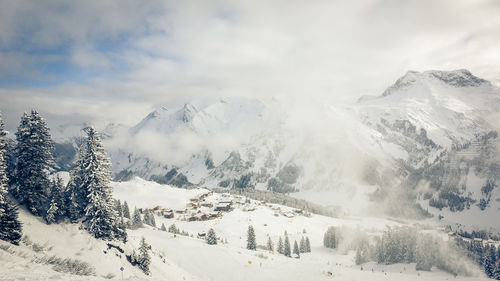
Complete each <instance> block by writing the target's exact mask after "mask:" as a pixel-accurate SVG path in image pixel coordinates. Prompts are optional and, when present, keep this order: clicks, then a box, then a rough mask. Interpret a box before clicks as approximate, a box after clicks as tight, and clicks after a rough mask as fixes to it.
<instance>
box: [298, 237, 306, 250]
mask: <svg viewBox="0 0 500 281" xmlns="http://www.w3.org/2000/svg"><path fill="white" fill-rule="evenodd" d="M299 245H300V246H299V251H300V252H301V253H305V252H306V240H305V239H304V236H302V238H300V244H299Z"/></svg>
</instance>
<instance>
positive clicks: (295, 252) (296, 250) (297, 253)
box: [293, 240, 300, 258]
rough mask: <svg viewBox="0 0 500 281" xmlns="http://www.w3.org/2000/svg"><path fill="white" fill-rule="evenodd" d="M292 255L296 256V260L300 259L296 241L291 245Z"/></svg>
mask: <svg viewBox="0 0 500 281" xmlns="http://www.w3.org/2000/svg"><path fill="white" fill-rule="evenodd" d="M293 253H294V254H295V255H297V258H300V250H299V245H298V244H297V240H295V242H294V243H293Z"/></svg>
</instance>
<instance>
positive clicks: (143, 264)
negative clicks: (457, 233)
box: [137, 236, 151, 275]
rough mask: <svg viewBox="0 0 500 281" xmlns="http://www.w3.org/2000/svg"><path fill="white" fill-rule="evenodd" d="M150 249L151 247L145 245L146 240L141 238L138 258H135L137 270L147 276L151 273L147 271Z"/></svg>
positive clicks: (149, 261) (149, 262)
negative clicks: (137, 265)
mask: <svg viewBox="0 0 500 281" xmlns="http://www.w3.org/2000/svg"><path fill="white" fill-rule="evenodd" d="M150 248H151V246H150V245H148V243H146V239H145V238H144V236H143V237H142V239H141V244H140V246H139V256H138V257H137V261H138V264H139V268H140V269H141V270H142V271H143V272H144V274H146V275H149V274H150V273H151V272H150V271H149V265H150V264H151V257H150V256H149V249H150Z"/></svg>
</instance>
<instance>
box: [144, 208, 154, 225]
mask: <svg viewBox="0 0 500 281" xmlns="http://www.w3.org/2000/svg"><path fill="white" fill-rule="evenodd" d="M144 223H145V224H147V225H150V226H153V227H156V220H155V217H154V215H153V213H152V212H151V210H148V209H146V210H145V211H144Z"/></svg>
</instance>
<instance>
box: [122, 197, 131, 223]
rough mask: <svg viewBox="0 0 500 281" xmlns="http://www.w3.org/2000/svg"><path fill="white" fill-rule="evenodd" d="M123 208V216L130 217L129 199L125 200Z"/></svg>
mask: <svg viewBox="0 0 500 281" xmlns="http://www.w3.org/2000/svg"><path fill="white" fill-rule="evenodd" d="M122 208H123V211H122V212H123V216H124V217H125V218H127V219H130V209H129V208H128V203H127V201H124V203H123V205H122Z"/></svg>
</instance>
